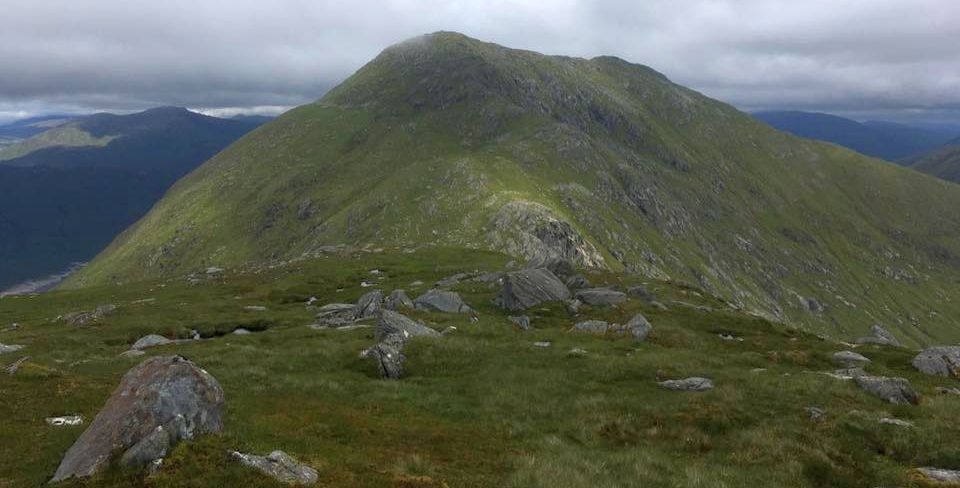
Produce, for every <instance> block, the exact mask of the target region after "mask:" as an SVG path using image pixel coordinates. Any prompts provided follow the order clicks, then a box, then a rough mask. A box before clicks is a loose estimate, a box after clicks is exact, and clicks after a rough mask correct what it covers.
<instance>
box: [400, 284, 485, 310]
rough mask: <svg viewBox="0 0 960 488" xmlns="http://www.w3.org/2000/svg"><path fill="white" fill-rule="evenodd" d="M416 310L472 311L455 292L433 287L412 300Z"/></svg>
mask: <svg viewBox="0 0 960 488" xmlns="http://www.w3.org/2000/svg"><path fill="white" fill-rule="evenodd" d="M413 304H414V306H416V307H417V309H418V310H426V311H428V312H447V313H469V312H472V311H473V309H471V308H470V307H469V306H467V304H466V303H463V299H461V298H460V295H459V294H457V293H456V292H452V291H446V290H440V289H437V288H433V289H431V290H430V291H428V292H426V293H424V294H423V295H420V296H419V297H417V299H416V300H414V301H413Z"/></svg>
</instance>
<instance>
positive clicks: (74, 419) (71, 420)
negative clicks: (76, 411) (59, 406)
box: [45, 415, 83, 427]
mask: <svg viewBox="0 0 960 488" xmlns="http://www.w3.org/2000/svg"><path fill="white" fill-rule="evenodd" d="M45 422H47V425H49V426H51V427H64V426H66V427H75V426H77V425H83V417H81V416H80V415H63V416H60V417H47V418H46V419H45Z"/></svg>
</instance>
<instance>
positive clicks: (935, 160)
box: [903, 137, 960, 183]
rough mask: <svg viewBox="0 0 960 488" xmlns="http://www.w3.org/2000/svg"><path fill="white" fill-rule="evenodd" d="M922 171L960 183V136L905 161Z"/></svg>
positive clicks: (907, 164) (905, 163)
mask: <svg viewBox="0 0 960 488" xmlns="http://www.w3.org/2000/svg"><path fill="white" fill-rule="evenodd" d="M903 164H904V165H906V166H909V167H911V168H913V169H915V170H917V171H920V172H921V173H927V174H929V175H933V176H936V177H937V178H943V179H945V180H948V181H952V182H954V183H960V137H958V138H956V139H953V140H951V141H948V142H947V143H946V144H944V145H943V146H941V147H939V148H937V149H935V150H933V151H930V152H927V153H924V154H921V155H919V156H914V157H912V158H909V159H907V160H905V161H904V162H903Z"/></svg>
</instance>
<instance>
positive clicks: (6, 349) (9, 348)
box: [0, 344, 24, 354]
mask: <svg viewBox="0 0 960 488" xmlns="http://www.w3.org/2000/svg"><path fill="white" fill-rule="evenodd" d="M23 347H24V346H22V345H20V344H10V345H7V344H0V354H7V353H11V352H17V351H19V350H21V349H23Z"/></svg>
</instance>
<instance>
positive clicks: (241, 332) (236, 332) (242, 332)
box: [232, 327, 251, 335]
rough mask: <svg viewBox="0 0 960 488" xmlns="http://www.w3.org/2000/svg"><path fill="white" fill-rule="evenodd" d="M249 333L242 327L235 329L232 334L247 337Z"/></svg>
mask: <svg viewBox="0 0 960 488" xmlns="http://www.w3.org/2000/svg"><path fill="white" fill-rule="evenodd" d="M250 333H251V332H250V331H249V330H247V329H244V328H243V327H237V328H236V329H233V332H232V334H233V335H248V334H250Z"/></svg>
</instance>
